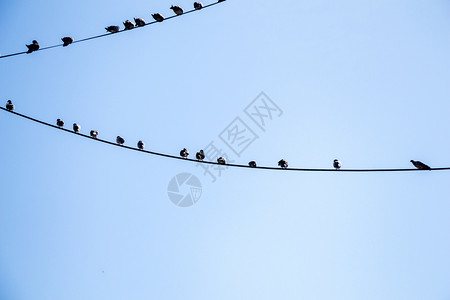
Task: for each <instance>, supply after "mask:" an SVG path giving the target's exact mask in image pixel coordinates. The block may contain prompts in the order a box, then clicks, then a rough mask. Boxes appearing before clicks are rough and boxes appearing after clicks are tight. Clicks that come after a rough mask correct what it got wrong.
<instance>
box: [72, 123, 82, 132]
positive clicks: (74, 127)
mask: <svg viewBox="0 0 450 300" xmlns="http://www.w3.org/2000/svg"><path fill="white" fill-rule="evenodd" d="M80 130H81V126H80V125H78V124H77V123H73V131H75V132H80Z"/></svg>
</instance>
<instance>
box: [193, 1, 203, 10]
mask: <svg viewBox="0 0 450 300" xmlns="http://www.w3.org/2000/svg"><path fill="white" fill-rule="evenodd" d="M194 8H195V9H196V10H200V9H202V8H203V4H202V3H201V2H194Z"/></svg>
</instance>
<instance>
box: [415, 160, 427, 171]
mask: <svg viewBox="0 0 450 300" xmlns="http://www.w3.org/2000/svg"><path fill="white" fill-rule="evenodd" d="M411 163H412V164H413V165H414V167H416V168H417V169H419V170H431V168H430V167H429V166H428V165H426V164H424V163H423V162H421V161H418V160H416V161H414V160H411Z"/></svg>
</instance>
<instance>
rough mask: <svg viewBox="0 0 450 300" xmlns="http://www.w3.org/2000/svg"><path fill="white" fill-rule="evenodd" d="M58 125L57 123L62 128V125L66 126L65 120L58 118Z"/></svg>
mask: <svg viewBox="0 0 450 300" xmlns="http://www.w3.org/2000/svg"><path fill="white" fill-rule="evenodd" d="M56 125H57V126H58V127H59V128H62V127H64V121H63V120H61V119H58V120H56Z"/></svg>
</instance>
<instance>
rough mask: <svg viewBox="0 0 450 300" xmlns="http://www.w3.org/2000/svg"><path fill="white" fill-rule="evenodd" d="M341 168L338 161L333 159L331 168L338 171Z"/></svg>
mask: <svg viewBox="0 0 450 300" xmlns="http://www.w3.org/2000/svg"><path fill="white" fill-rule="evenodd" d="M341 167H342V164H341V162H340V161H339V160H337V159H335V160H334V162H333V168H335V169H336V170H339V169H340V168H341Z"/></svg>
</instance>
